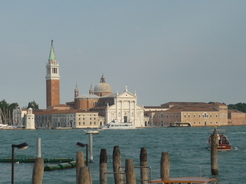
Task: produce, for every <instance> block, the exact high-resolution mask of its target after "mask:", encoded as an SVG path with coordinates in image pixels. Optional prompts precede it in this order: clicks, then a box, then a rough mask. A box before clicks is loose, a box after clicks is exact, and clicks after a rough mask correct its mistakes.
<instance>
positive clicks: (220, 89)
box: [0, 0, 246, 108]
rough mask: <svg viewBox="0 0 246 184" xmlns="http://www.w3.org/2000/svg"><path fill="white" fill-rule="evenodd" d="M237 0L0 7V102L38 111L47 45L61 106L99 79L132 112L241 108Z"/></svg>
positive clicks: (242, 52) (244, 51)
mask: <svg viewBox="0 0 246 184" xmlns="http://www.w3.org/2000/svg"><path fill="white" fill-rule="evenodd" d="M245 7H246V1H245V0H235V1H232V0H216V1H214V0H199V1H197V0H185V1H183V0H134V1H130V0H124V1H118V0H103V1H102V0H93V1H88V0H87V1H86V0H81V1H75V0H74V1H65V0H52V1H50V0H42V1H28V0H22V1H3V2H2V3H1V6H0V23H1V29H0V35H1V36H0V64H1V65H0V68H1V77H0V84H1V91H0V101H1V100H6V101H7V102H8V103H18V104H19V106H20V107H21V108H22V107H26V106H27V105H28V102H31V101H35V102H36V103H37V104H38V105H39V108H46V79H45V76H46V63H47V62H48V57H49V52H50V46H51V40H54V49H55V54H56V58H57V62H58V63H59V66H60V76H61V79H60V91H61V92H60V95H61V104H65V103H66V102H67V101H71V100H73V98H74V89H75V87H76V85H77V86H78V88H79V90H80V95H82V94H88V93H89V88H90V85H92V86H93V87H94V86H95V85H96V84H98V83H99V81H100V78H101V76H102V75H104V76H105V80H106V82H107V83H108V84H110V85H111V87H112V91H113V93H116V92H117V91H118V92H119V93H122V92H124V90H125V86H127V88H128V91H129V92H131V93H133V94H134V93H135V92H136V94H137V96H138V104H139V105H144V106H159V105H161V104H163V103H167V102H221V103H226V104H236V103H239V102H242V103H245V102H246V99H245V96H246V94H245V92H246V85H245V78H246V72H245V71H246V11H245Z"/></svg>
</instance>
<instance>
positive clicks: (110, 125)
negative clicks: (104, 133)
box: [101, 120, 136, 129]
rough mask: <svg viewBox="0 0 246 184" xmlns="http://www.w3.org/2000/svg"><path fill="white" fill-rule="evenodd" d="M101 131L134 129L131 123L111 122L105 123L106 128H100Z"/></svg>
mask: <svg viewBox="0 0 246 184" xmlns="http://www.w3.org/2000/svg"><path fill="white" fill-rule="evenodd" d="M101 128H102V129H135V128H136V127H135V125H134V124H133V123H132V122H119V121H117V120H113V121H111V122H110V123H107V124H106V126H102V127H101Z"/></svg>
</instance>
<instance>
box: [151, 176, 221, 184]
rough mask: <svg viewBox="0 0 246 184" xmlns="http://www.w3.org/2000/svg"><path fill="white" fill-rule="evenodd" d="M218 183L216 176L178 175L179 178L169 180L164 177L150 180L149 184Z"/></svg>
mask: <svg viewBox="0 0 246 184" xmlns="http://www.w3.org/2000/svg"><path fill="white" fill-rule="evenodd" d="M150 183H152V184H164V183H165V184H175V183H177V184H180V183H184V184H199V183H204V184H218V183H219V182H218V181H217V179H215V178H205V177H177V178H170V179H169V180H164V179H157V180H151V181H149V184H150Z"/></svg>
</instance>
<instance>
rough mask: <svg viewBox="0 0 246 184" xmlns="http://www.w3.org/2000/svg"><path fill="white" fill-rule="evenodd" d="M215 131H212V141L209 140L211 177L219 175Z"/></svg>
mask: <svg viewBox="0 0 246 184" xmlns="http://www.w3.org/2000/svg"><path fill="white" fill-rule="evenodd" d="M217 134H218V133H217V131H216V129H214V132H213V135H212V139H211V149H210V150H211V154H210V158H211V173H212V175H219V170H218V150H217V144H218V137H217Z"/></svg>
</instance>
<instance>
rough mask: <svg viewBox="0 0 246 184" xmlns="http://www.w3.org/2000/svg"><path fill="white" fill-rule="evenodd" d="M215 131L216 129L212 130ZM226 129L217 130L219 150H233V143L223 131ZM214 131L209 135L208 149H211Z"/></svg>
mask: <svg viewBox="0 0 246 184" xmlns="http://www.w3.org/2000/svg"><path fill="white" fill-rule="evenodd" d="M212 131H214V130H212ZM223 132H225V130H217V150H218V151H229V150H231V144H230V142H229V139H228V138H227V136H226V135H225V134H224V133H223ZM212 136H213V133H211V134H210V135H209V136H208V141H207V144H208V149H211V142H212Z"/></svg>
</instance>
